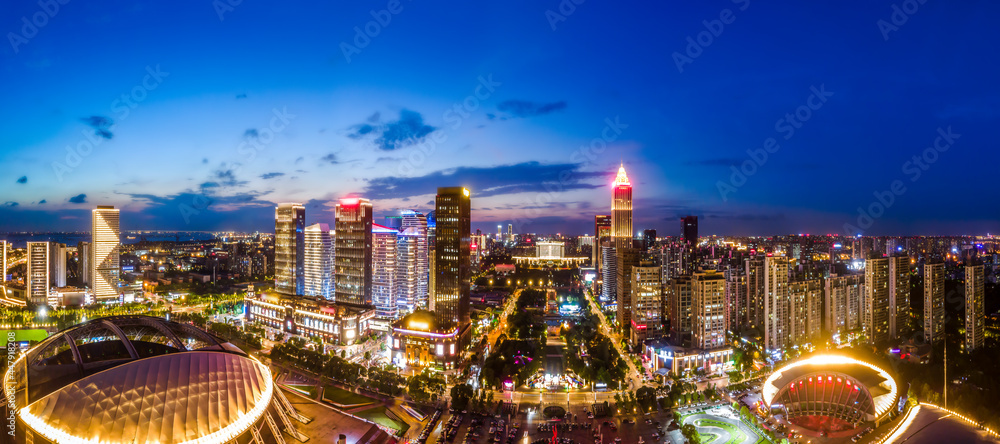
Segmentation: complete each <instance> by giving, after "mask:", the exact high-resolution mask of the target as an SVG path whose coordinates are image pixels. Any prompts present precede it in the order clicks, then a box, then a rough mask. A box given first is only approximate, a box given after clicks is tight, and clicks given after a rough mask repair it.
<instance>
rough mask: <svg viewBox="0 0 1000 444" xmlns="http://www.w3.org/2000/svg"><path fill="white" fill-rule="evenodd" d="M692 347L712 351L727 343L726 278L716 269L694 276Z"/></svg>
mask: <svg viewBox="0 0 1000 444" xmlns="http://www.w3.org/2000/svg"><path fill="white" fill-rule="evenodd" d="M691 299H692V300H691V312H692V313H691V314H692V315H693V318H694V319H693V322H692V336H691V337H692V346H693V347H695V348H700V349H702V350H711V349H713V348H718V347H722V346H723V345H725V344H726V325H727V324H728V322H729V321H728V317H727V316H728V315H727V313H726V279H725V276H724V275H723V274H722V273H719V272H717V271H715V270H702V271H701V272H698V273H694V275H692V277H691Z"/></svg>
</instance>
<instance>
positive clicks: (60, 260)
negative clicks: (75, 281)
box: [49, 242, 66, 287]
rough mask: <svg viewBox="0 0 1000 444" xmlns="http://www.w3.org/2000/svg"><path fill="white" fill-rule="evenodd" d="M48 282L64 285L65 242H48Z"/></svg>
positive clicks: (54, 284)
mask: <svg viewBox="0 0 1000 444" xmlns="http://www.w3.org/2000/svg"><path fill="white" fill-rule="evenodd" d="M49 283H50V284H51V285H52V286H53V287H65V286H66V244H61V243H58V242H49Z"/></svg>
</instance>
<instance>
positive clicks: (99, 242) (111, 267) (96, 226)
mask: <svg viewBox="0 0 1000 444" xmlns="http://www.w3.org/2000/svg"><path fill="white" fill-rule="evenodd" d="M118 220H119V212H118V210H117V209H115V207H113V206H104V205H98V206H97V208H95V209H94V210H93V211H92V212H91V226H92V229H91V243H90V250H91V261H90V265H91V267H93V268H92V270H93V271H92V272H91V273H90V277H91V278H92V279H93V284H92V285H91V289H92V293H93V295H94V301H95V302H98V303H108V302H120V300H119V295H118V284H119V279H120V277H119V274H120V272H121V271H120V270H119V262H118V253H119V246H120V244H119V242H120V241H121V238H120V233H121V232H120V229H119V226H118Z"/></svg>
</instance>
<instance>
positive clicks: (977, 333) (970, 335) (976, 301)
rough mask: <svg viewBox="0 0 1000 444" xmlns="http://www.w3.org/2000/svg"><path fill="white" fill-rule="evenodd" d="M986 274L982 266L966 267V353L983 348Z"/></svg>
mask: <svg viewBox="0 0 1000 444" xmlns="http://www.w3.org/2000/svg"><path fill="white" fill-rule="evenodd" d="M985 280H986V274H985V273H984V269H983V266H982V265H967V266H966V267H965V352H966V353H969V352H972V351H973V350H976V349H979V348H982V347H983V340H984V339H985V336H984V335H985V334H986V331H985V313H984V311H983V310H984V309H985V307H984V306H983V303H984V302H983V298H984V296H985V291H986V290H985V288H986V287H985Z"/></svg>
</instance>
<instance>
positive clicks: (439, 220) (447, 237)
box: [431, 187, 472, 325]
mask: <svg viewBox="0 0 1000 444" xmlns="http://www.w3.org/2000/svg"><path fill="white" fill-rule="evenodd" d="M434 211H435V217H436V230H435V236H436V239H435V250H434V257H435V259H434V266H435V270H434V275H435V289H434V300H433V304H431V311H434V312H436V313H437V314H438V315H439V316H442V317H443V319H444V320H447V321H452V322H455V323H456V324H459V325H463V324H466V323H468V322H469V292H470V291H471V286H472V263H471V258H470V246H469V245H470V237H471V235H472V199H471V196H470V193H469V190H468V189H467V188H462V187H442V188H438V192H437V199H436V200H435V209H434Z"/></svg>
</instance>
